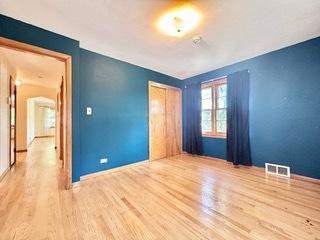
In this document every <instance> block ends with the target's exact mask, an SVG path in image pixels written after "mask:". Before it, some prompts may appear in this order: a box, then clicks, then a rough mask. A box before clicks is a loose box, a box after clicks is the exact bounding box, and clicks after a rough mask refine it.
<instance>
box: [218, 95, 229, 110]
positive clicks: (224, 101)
mask: <svg viewBox="0 0 320 240" xmlns="http://www.w3.org/2000/svg"><path fill="white" fill-rule="evenodd" d="M218 108H227V98H226V97H219V98H218Z"/></svg>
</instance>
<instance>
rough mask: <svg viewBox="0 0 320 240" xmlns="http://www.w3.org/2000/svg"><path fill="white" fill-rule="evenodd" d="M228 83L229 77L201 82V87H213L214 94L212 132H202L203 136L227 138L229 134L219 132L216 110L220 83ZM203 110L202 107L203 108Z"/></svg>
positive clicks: (212, 94)
mask: <svg viewBox="0 0 320 240" xmlns="http://www.w3.org/2000/svg"><path fill="white" fill-rule="evenodd" d="M224 84H227V78H221V79H218V80H212V81H209V82H206V83H203V84H201V89H204V88H211V91H212V93H211V96H212V110H211V118H212V119H211V124H212V131H211V132H202V137H209V138H222V139H225V138H227V134H221V133H217V124H216V112H217V110H218V109H217V98H218V94H217V89H218V86H219V85H224ZM201 110H202V109H201Z"/></svg>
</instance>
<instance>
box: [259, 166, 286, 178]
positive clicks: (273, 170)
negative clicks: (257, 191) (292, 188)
mask: <svg viewBox="0 0 320 240" xmlns="http://www.w3.org/2000/svg"><path fill="white" fill-rule="evenodd" d="M265 169H266V173H268V174H273V175H278V176H283V177H290V167H288V166H282V165H277V164H272V163H266V164H265Z"/></svg>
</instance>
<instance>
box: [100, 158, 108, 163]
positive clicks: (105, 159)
mask: <svg viewBox="0 0 320 240" xmlns="http://www.w3.org/2000/svg"><path fill="white" fill-rule="evenodd" d="M107 162H108V158H101V159H100V163H107Z"/></svg>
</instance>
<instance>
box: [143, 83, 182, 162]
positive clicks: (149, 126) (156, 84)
mask: <svg viewBox="0 0 320 240" xmlns="http://www.w3.org/2000/svg"><path fill="white" fill-rule="evenodd" d="M151 87H158V88H164V89H174V90H176V91H179V92H180V103H181V114H180V122H181V136H180V138H181V146H180V152H181V153H182V145H183V143H182V140H183V138H182V130H183V129H182V89H181V88H178V87H174V86H170V85H166V84H163V83H158V82H155V81H152V80H149V81H148V131H149V133H148V137H149V149H148V150H149V154H148V158H149V161H152V160H151V159H150V152H151V124H150V102H151V101H150V100H151V98H150V88H151Z"/></svg>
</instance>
